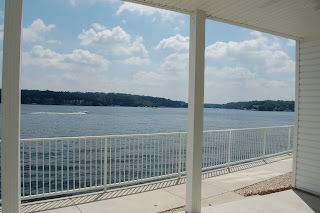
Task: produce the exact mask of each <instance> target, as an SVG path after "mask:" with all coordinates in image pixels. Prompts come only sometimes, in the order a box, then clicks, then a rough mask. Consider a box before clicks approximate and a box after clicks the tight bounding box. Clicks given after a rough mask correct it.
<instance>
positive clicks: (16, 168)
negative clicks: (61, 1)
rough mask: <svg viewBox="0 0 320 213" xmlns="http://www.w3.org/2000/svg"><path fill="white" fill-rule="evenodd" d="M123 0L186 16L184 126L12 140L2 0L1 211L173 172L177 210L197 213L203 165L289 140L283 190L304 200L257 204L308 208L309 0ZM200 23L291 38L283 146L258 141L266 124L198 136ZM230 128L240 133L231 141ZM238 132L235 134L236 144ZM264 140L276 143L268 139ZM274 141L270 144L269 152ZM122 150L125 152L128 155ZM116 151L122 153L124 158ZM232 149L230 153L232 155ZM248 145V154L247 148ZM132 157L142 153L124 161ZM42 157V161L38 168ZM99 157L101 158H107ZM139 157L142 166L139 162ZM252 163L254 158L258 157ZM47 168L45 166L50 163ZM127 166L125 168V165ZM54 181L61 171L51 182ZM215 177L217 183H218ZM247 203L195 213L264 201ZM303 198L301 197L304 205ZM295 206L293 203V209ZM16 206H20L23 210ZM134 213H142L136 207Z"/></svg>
mask: <svg viewBox="0 0 320 213" xmlns="http://www.w3.org/2000/svg"><path fill="white" fill-rule="evenodd" d="M131 2H134V3H137V4H143V5H148V6H152V7H156V8H162V9H167V10H172V11H175V12H181V13H185V14H189V15H190V49H189V93H188V94H189V101H188V106H189V108H188V132H187V133H172V134H159V135H130V136H106V137H103V138H92V137H89V138H56V139H34V140H33V139H31V140H21V139H20V103H21V100H20V94H21V91H20V64H21V62H20V58H21V28H22V8H23V7H22V3H23V1H22V0H10V1H6V5H5V24H4V48H3V74H2V80H3V83H2V111H1V113H2V119H1V136H2V141H1V186H2V187H1V189H2V193H1V199H2V212H5V213H16V212H21V211H22V210H24V211H27V209H28V208H29V207H30V206H32V205H30V204H28V205H26V204H23V205H21V202H22V200H25V199H34V198H40V197H45V196H48V195H49V196H53V195H57V196H61V194H66V193H67V194H70V195H71V194H72V193H76V192H77V190H78V192H80V191H86V190H99V189H101V190H102V189H103V190H104V191H106V192H104V193H105V194H103V193H102V194H101V192H100V194H99V195H94V194H93V195H92V197H90V196H91V195H90V196H89V199H93V200H97V199H99V196H100V197H103V195H110V193H109V190H110V189H111V188H112V187H120V186H121V185H128V184H133V186H131V187H132V188H133V189H134V188H135V185H134V184H136V183H138V182H139V181H140V180H141V181H142V180H143V181H144V182H146V181H151V180H152V179H154V180H155V179H159V180H162V181H164V182H166V181H167V180H166V178H169V177H174V178H176V179H177V180H184V176H185V181H186V195H185V203H186V207H185V211H186V212H193V213H196V212H201V211H202V209H201V207H202V205H201V202H204V201H202V200H201V194H203V193H202V192H205V190H206V189H205V188H206V187H201V186H206V185H207V183H206V182H205V181H202V176H203V173H202V172H203V171H205V172H209V173H205V174H210V172H212V171H209V170H211V169H217V168H218V167H222V166H224V168H221V170H219V171H222V172H223V171H225V172H227V173H228V172H230V171H229V170H232V169H235V170H237V168H239V167H241V165H238V164H239V163H249V161H252V160H263V159H264V158H265V157H268V155H270V156H271V155H273V154H275V155H278V154H288V153H289V152H290V150H291V145H290V143H291V141H292V143H293V145H292V147H293V161H292V165H293V166H292V186H293V187H294V188H295V189H297V190H301V191H302V192H307V193H310V194H311V195H312V196H311V198H310V199H309V198H308V199H305V200H304V199H300V200H299V198H298V197H296V196H295V195H293V194H292V192H293V191H289V192H282V193H281V194H280V193H279V194H274V197H273V198H272V197H264V198H266V200H268V199H269V200H272V199H273V200H274V199H275V200H278V201H279V200H282V202H279V206H276V207H275V208H276V209H278V210H279V211H281V210H283V209H286V208H285V207H286V206H292V205H291V204H292V203H290V202H291V201H289V200H287V199H285V198H286V197H288V196H289V197H290V196H291V197H295V198H297V200H296V201H294V202H293V203H295V204H297V205H298V206H301V205H302V206H304V207H306V209H301V211H305V212H308V211H312V210H310V209H313V211H317V209H316V208H314V206H315V207H317V206H319V205H318V204H319V202H318V200H317V197H316V196H319V195H320V173H319V170H320V167H319V165H320V134H319V132H320V131H319V130H320V125H319V122H320V107H319V103H320V101H319V100H320V93H319V92H320V87H319V82H320V54H319V52H320V27H319V23H320V11H319V9H320V2H319V0H308V1H303V0H294V1H292V0H280V1H278V0H264V1H258V0H248V1H236V0H231V1H220V0H201V1H199V0H186V1H180V0H171V1H161V0H143V1H140V0H131ZM206 19H211V20H215V21H220V22H224V23H229V24H233V25H236V26H240V27H245V28H249V29H253V30H257V31H261V32H266V33H270V34H273V35H278V36H282V37H285V38H290V39H294V40H296V47H297V48H296V79H295V81H296V98H295V125H294V129H293V128H292V127H281V128H279V129H281V130H280V132H281V131H282V133H279V134H277V135H280V137H282V138H286V139H282V140H281V143H283V145H281V146H280V144H281V143H277V140H270V142H269V139H268V138H272V136H270V135H269V134H270V131H271V130H269V129H266V128H262V129H253V130H241V131H244V133H243V132H241V131H238V130H227V131H222V132H219V131H218V132H215V131H212V132H211V131H209V132H203V104H204V61H205V57H204V49H205V48H204V47H205V20H206ZM283 129H285V132H283ZM246 131H253V132H254V133H252V134H253V135H256V136H255V137H254V139H248V137H247V136H246V135H247V134H246V133H245V132H246ZM237 134H240V135H241V134H243V135H242V136H240V137H238V136H239V135H238V136H237ZM246 137H247V138H246ZM239 138H242V139H241V140H239ZM251 140H252V141H255V142H254V143H252V147H246V148H247V149H246V150H242V149H241V147H243V146H241V143H244V141H245V142H246V143H247V142H248V141H251ZM163 141H165V143H167V144H170V146H167V147H166V148H165V149H164V150H165V151H164V152H163V153H162V155H160V154H159V155H157V154H158V153H157V152H160V150H162V149H160V146H161V148H162V145H163V144H165V143H163V144H162V142H163ZM273 141H274V142H273ZM151 143H153V144H154V145H155V146H153V147H159V148H158V149H151V148H150V146H149V144H151ZM272 143H275V144H276V145H272ZM268 144H269V145H270V147H269V145H268ZM284 144H285V145H284ZM278 145H279V147H278V149H276V151H272V149H274V148H275V146H278ZM248 148H249V149H248ZM65 149H67V153H64V152H63V150H65ZM132 149H133V150H134V153H132ZM59 150H60V151H59ZM110 150H111V154H110ZM112 150H113V151H112ZM123 150H126V151H127V152H126V153H125V154H124V155H123ZM232 150H236V152H233V151H232ZM250 150H255V151H254V152H251V151H250ZM274 150H275V149H274ZM76 152H77V153H79V155H78V156H76V155H75V153H76ZM52 153H53V154H52ZM136 154H141V155H142V156H143V157H142V158H141V157H140V156H139V157H138V158H135V157H133V156H136ZM160 156H161V157H162V159H161V161H165V163H164V164H161V166H159V165H160V164H159V162H160ZM270 156H269V157H270ZM157 157H159V159H157ZM123 158H126V159H125V160H124V159H123ZM128 158H130V159H128ZM117 159H118V160H117ZM137 159H138V160H137ZM127 160H128V161H127ZM134 160H135V161H134ZM133 161H134V162H133ZM167 161H168V162H167ZM47 162H50V163H49V164H47V165H49V166H47V167H46V166H45V165H46V163H47ZM102 162H104V163H102ZM106 162H109V164H108V163H106ZM126 162H129V164H126V165H124V163H126ZM146 162H149V163H148V164H146ZM258 162H260V163H262V162H261V161H258ZM52 163H53V164H52ZM51 165H54V166H53V167H52V168H51ZM163 165H164V166H165V167H163ZM270 165H272V164H270ZM274 165H275V164H274ZM133 166H135V167H134V169H133V168H132V167H133ZM147 166H149V168H148V167H147ZM267 166H269V165H267ZM48 167H49V168H48ZM129 167H130V169H128V170H127V168H129ZM64 168H66V170H65V169H64ZM123 168H124V169H123ZM131 168H132V169H131ZM225 168H227V169H225ZM228 168H229V169H228ZM257 168H259V167H257ZM260 168H262V167H260ZM138 169H139V170H138ZM65 171H66V172H67V174H66V173H65ZM244 171H246V170H244ZM283 171H284V172H282V173H285V172H288V170H287V168H284V170H283ZM129 172H130V174H129ZM32 173H33V174H32ZM253 173H254V172H253ZM234 174H237V173H234ZM238 174H241V173H240V172H239V173H238ZM87 175H88V176H87ZM228 175H231V174H228ZM251 175H253V174H251V173H250V174H249V175H248V176H251ZM258 176H259V175H258ZM258 176H257V178H258ZM58 177H59V178H61V177H62V178H61V179H60V181H59V180H58ZM63 177H66V178H63ZM51 178H53V179H51ZM219 178H220V180H218V179H219ZM224 178H228V176H227V175H225V176H220V177H218V179H217V178H213V179H212V181H211V182H214V183H215V182H216V184H219V183H221V182H219V181H222V182H225V181H224ZM61 180H62V181H61ZM169 182H170V181H169ZM47 183H48V184H47ZM33 184H35V185H36V187H35V188H34V189H35V190H33V189H32V187H31V186H32V185H33ZM247 185H250V184H247ZM182 186H183V185H182ZM151 187H152V184H151ZM128 189H130V188H128ZM111 190H112V189H111ZM218 190H219V189H218V188H212V192H211V193H218V192H217V191H218ZM227 192H230V191H227ZM97 193H98V192H97ZM129 193H130V192H129ZM286 193H288V194H286ZM299 193H300V192H299ZM111 194H112V193H111ZM218 194H219V193H218ZM297 194H298V193H297ZM141 195H142V194H141ZM79 196H80V195H79ZM95 196H96V197H95ZM111 196H112V195H111ZM270 196H271V195H270ZM303 196H308V195H303ZM303 196H301V197H303ZM127 198H129V196H127ZM61 199H62V200H61V203H60V204H57V205H62V206H63V205H64V203H70V202H72V205H71V207H70V206H69V207H67V208H60V209H59V210H58V211H60V212H68V211H70V212H85V211H82V210H81V209H79V208H78V205H76V203H75V202H76V200H75V199H73V198H61ZM81 199H82V198H80V199H79V200H81ZM83 199H86V198H83ZM254 199H255V200H251V201H249V200H248V201H246V200H243V201H236V202H231V203H229V204H222V205H221V206H220V205H219V206H218V205H217V206H212V207H207V208H203V211H202V212H215V211H217V212H218V211H222V210H225V209H228V211H229V212H238V210H239V209H241V210H242V211H244V212H250V211H251V212H256V211H257V210H259V211H260V210H261V209H263V208H264V207H263V206H262V205H268V202H265V200H264V201H262V202H260V201H261V200H260V198H259V199H258V198H254ZM294 200H295V199H294ZM307 200H311V202H309V201H307ZM41 202H42V203H43V202H46V201H41ZM41 202H40V203H35V204H36V205H38V206H36V205H35V206H34V208H35V209H33V211H42V210H47V209H41ZM165 202H167V201H165ZM300 202H302V203H301V205H300ZM259 203H261V205H259V206H258V207H257V208H256V207H254V205H256V204H259ZM314 203H315V204H314ZM48 205H51V204H48ZM52 205H55V204H52ZM114 205H116V204H114V203H112V202H111V203H109V204H108V205H107V206H105V207H103V208H102V209H107V208H110V209H112V206H114ZM125 205H126V202H123V204H122V203H121V206H125ZM154 205H158V204H154ZM225 205H228V206H227V207H226V206H225ZM21 206H23V209H22V208H21ZM27 206H29V207H27ZM239 206H241V208H240V207H239ZM131 207H132V206H131ZM70 208H71V210H70ZM128 208H130V206H128ZM308 208H309V209H308ZM92 209H93V207H92V208H91V207H90V206H89V210H92ZM162 210H164V209H162ZM267 210H268V208H267ZM273 210H274V209H273ZM50 211H51V210H50ZM114 211H116V210H114ZM140 211H144V210H143V209H140ZM146 211H147V210H146ZM270 211H271V210H270ZM102 212H104V211H102ZM106 212H107V210H106Z"/></svg>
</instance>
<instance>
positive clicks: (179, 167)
mask: <svg viewBox="0 0 320 213" xmlns="http://www.w3.org/2000/svg"><path fill="white" fill-rule="evenodd" d="M178 155H179V162H178V163H179V164H178V178H181V133H180V134H179V153H178Z"/></svg>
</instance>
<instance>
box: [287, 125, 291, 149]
mask: <svg viewBox="0 0 320 213" xmlns="http://www.w3.org/2000/svg"><path fill="white" fill-rule="evenodd" d="M290 140H291V127H290V126H289V127H288V149H287V152H288V154H289V152H290Z"/></svg>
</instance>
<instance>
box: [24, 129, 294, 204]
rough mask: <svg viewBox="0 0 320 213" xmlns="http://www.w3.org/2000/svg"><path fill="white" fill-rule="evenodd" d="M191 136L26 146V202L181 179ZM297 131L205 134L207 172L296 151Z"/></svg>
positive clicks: (55, 140)
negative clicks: (160, 180)
mask: <svg viewBox="0 0 320 213" xmlns="http://www.w3.org/2000/svg"><path fill="white" fill-rule="evenodd" d="M186 141H187V133H186V132H176V133H158V134H139V135H116V136H98V137H63V138H37V139H22V140H21V198H22V199H24V200H25V199H32V198H40V197H45V196H56V195H61V194H67V193H77V192H81V191H86V190H98V189H101V190H102V189H104V190H107V188H108V187H116V186H121V185H127V184H136V183H141V182H146V181H152V180H156V179H165V178H170V177H180V176H181V175H185V171H186ZM292 144H293V126H281V127H267V128H250V129H231V130H213V131H204V133H203V148H202V153H203V159H202V168H203V171H206V170H210V169H215V168H219V167H227V166H231V165H234V164H240V163H243V162H248V161H252V160H256V159H262V158H266V157H270V156H273V155H279V154H285V153H289V152H291V151H292V146H293V145H292Z"/></svg>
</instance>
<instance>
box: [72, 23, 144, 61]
mask: <svg viewBox="0 0 320 213" xmlns="http://www.w3.org/2000/svg"><path fill="white" fill-rule="evenodd" d="M78 38H79V39H80V44H81V45H82V46H91V47H95V48H97V50H98V51H99V52H101V53H104V54H108V55H110V54H114V55H118V56H119V55H133V54H141V55H143V56H147V55H148V51H147V49H146V48H145V46H144V44H143V38H142V37H141V36H137V37H136V38H135V40H133V41H132V39H131V35H130V34H128V33H127V32H126V31H124V30H123V29H122V28H121V27H119V26H117V27H115V28H113V29H111V30H109V29H107V28H106V27H105V26H103V25H100V24H98V23H94V24H92V28H90V29H89V30H83V31H82V33H81V34H79V35H78Z"/></svg>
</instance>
